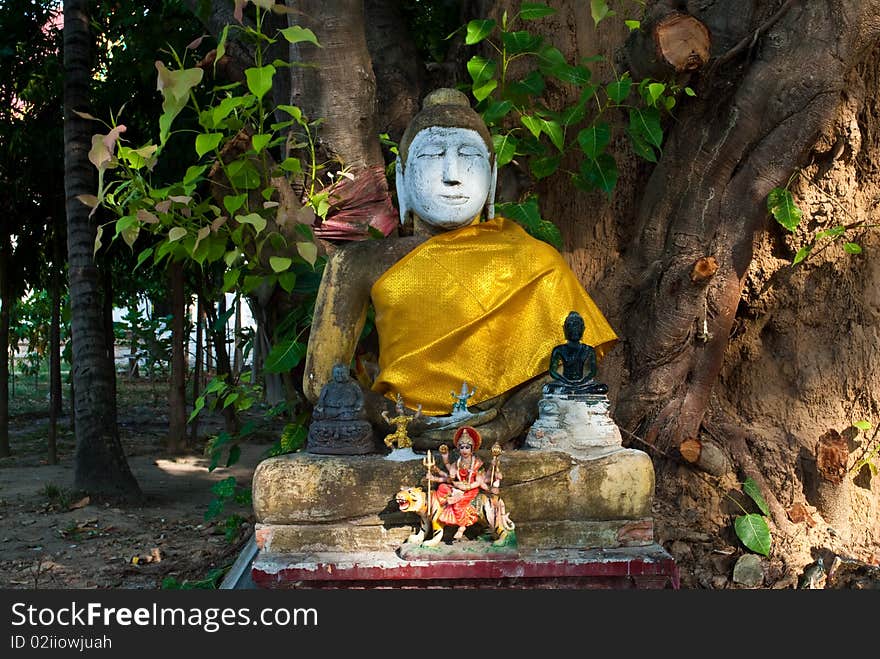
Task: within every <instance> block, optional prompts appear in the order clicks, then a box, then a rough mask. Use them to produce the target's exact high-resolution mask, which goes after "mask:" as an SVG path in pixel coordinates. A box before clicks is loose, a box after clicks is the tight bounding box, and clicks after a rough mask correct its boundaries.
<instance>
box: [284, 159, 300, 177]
mask: <svg viewBox="0 0 880 659" xmlns="http://www.w3.org/2000/svg"><path fill="white" fill-rule="evenodd" d="M279 167H281V169H283V170H284V171H285V172H290V173H291V174H300V173H301V172H302V163H301V162H300V161H299V158H285V160H284V162H282V163H281V164H280V165H279Z"/></svg>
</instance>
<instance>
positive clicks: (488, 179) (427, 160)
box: [397, 126, 493, 229]
mask: <svg viewBox="0 0 880 659" xmlns="http://www.w3.org/2000/svg"><path fill="white" fill-rule="evenodd" d="M492 178H493V168H492V166H491V164H490V162H489V150H488V149H487V148H486V143H485V142H483V139H482V138H481V137H480V135H479V133H477V132H476V131H474V130H470V129H468V128H446V127H441V126H431V127H430V128H426V129H424V130H422V131H421V132H419V133H418V134H417V135H416V136H415V138H414V139H413V141H412V143H411V144H410V146H409V152H408V155H407V159H406V169H405V170H404V169H403V168H402V167H401V166H400V164H399V163H398V168H397V189H398V195H400V194H401V192H402V193H403V194H404V195H405V201H402V203H405V204H406V206H407V207H408V209H409V210H412V211H413V212H414V213H415V214H416V215H418V216H419V217H420V218H421V219H422V220H423V221H424V222H426V223H428V224H430V225H432V226H435V227H439V228H442V229H454V228H456V227H460V226H463V225H465V224H468V223H470V222H471V220H473V219H474V218H475V217H476V216H477V215H478V214H479V213H480V211H481V210H482V208H483V206H484V205H485V204H486V199H487V198H488V196H489V191H490V188H491V186H492Z"/></svg>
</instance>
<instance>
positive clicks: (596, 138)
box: [577, 123, 611, 160]
mask: <svg viewBox="0 0 880 659" xmlns="http://www.w3.org/2000/svg"><path fill="white" fill-rule="evenodd" d="M577 141H578V144H579V145H580V147H581V151H583V152H584V154H586V155H587V156H589V157H590V158H593V159H594V160H595V159H596V158H597V157H598V156H599V154H600V153H602V152H603V151H604V150H605V147H607V146H608V143H609V142H610V141H611V128H610V127H609V125H608V124H607V123H601V124H596V125H594V126H590V127H589V128H584V129H583V130H582V131H580V132H579V133H578V136H577Z"/></svg>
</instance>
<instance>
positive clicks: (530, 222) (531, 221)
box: [497, 195, 562, 249]
mask: <svg viewBox="0 0 880 659" xmlns="http://www.w3.org/2000/svg"><path fill="white" fill-rule="evenodd" d="M497 211H498V214H499V215H502V216H503V217H506V218H509V219H511V220H513V221H514V222H517V223H518V224H520V225H522V227H523V228H524V229H525V230H526V232H527V233H529V234H530V235H532V236H534V237H535V238H537V239H538V240H543V241H544V242H546V243H548V244H550V245H553V246H554V247H555V248H556V249H562V235H561V234H560V233H559V229H558V227H557V226H556V225H555V224H553V223H552V222H549V221H547V220H545V219H544V218H542V217H541V211H540V209H539V208H538V197H537V196H536V195H532V196H531V197H529V198H528V199H526V200H525V201H524V202H519V203H514V202H508V203H502V204H498V206H497Z"/></svg>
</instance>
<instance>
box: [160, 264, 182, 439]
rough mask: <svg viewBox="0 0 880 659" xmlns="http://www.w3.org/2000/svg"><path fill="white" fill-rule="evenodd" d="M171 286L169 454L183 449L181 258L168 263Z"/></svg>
mask: <svg viewBox="0 0 880 659" xmlns="http://www.w3.org/2000/svg"><path fill="white" fill-rule="evenodd" d="M168 284H169V288H170V289H171V295H170V298H171V378H170V382H169V386H168V439H167V442H166V444H165V446H166V448H167V449H168V452H169V453H171V454H179V453H182V452H183V450H184V448H185V446H186V343H187V336H186V318H185V316H186V291H185V290H184V276H183V262H182V261H173V262H172V263H171V264H170V265H169V266H168Z"/></svg>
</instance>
